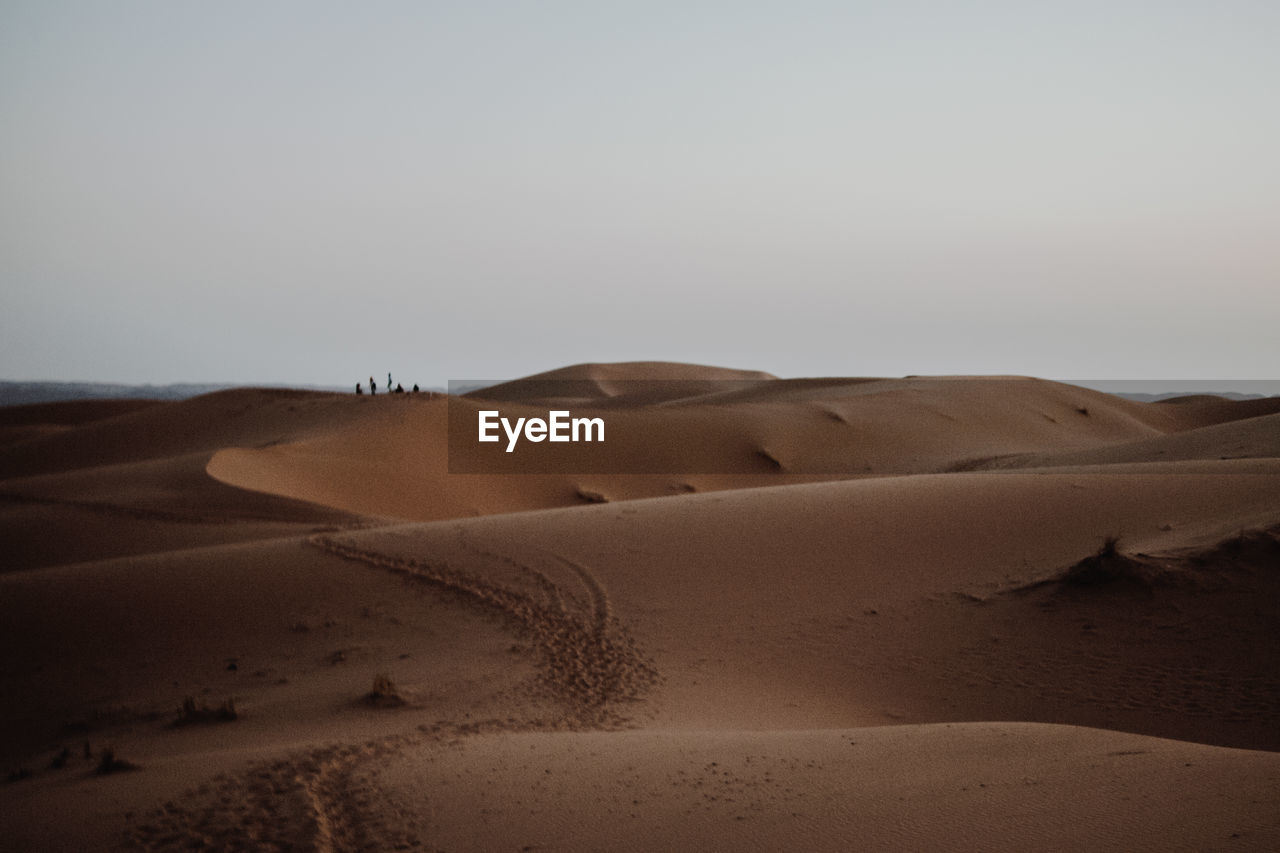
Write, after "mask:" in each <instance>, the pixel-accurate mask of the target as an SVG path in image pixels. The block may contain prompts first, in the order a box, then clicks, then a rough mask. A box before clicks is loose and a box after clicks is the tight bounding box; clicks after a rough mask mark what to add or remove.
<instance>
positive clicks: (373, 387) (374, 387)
mask: <svg viewBox="0 0 1280 853" xmlns="http://www.w3.org/2000/svg"><path fill="white" fill-rule="evenodd" d="M356 393H357V394H363V393H364V388H363V387H362V386H361V385H360V383H359V382H357V383H356ZM369 393H370V394H377V393H378V383H377V382H374V381H373V377H372V376H370V377H369ZM387 393H388V394H403V393H404V386H403V385H401V384H400V383H399V382H397V383H396V387H395V388H392V387H391V374H390V373H388V374H387ZM412 393H414V394H417V393H418V383H416V382H415V383H414V384H413V392H412Z"/></svg>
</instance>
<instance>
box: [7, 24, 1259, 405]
mask: <svg viewBox="0 0 1280 853" xmlns="http://www.w3.org/2000/svg"><path fill="white" fill-rule="evenodd" d="M1277 44H1280V4H1276V3H1274V2H1270V0H1257V2H1240V1H1238V0H1222V2H1213V3H1210V2H1195V3H1192V2H1179V0H1162V2H1126V0H1109V2H1091V0H1079V1H1078V2H1071V3H1047V2H1034V0H1021V2H994V0H993V2H964V0H958V2H936V3H923V2H911V0H904V1H903V2H893V3H859V2H850V0H845V2H812V1H811V0H789V1H788V2H757V0H736V2H698V0H682V2H666V1H665V0H646V1H645V2H635V3H632V2H601V0H594V2H589V1H588V0H583V2H557V0H541V2H536V3H535V2H486V0H468V2H452V3H441V2H429V1H428V0H420V2H377V0H372V1H371V2H362V3H346V2H344V3H326V2H305V3H285V2H270V0H256V2H238V0H223V2H218V3H173V2H167V0H165V2H160V0H157V2H133V0H114V2H111V3H101V2H58V1H57V0H41V2H10V0H0V116H3V119H2V122H0V379H11V380H76V381H112V382H155V383H162V382H179V381H187V382H234V383H245V384H249V383H263V384H266V383H280V382H285V383H290V382H291V383H300V384H302V383H305V384H321V385H342V384H344V383H350V384H353V383H354V382H355V381H357V380H359V379H362V378H367V377H368V376H369V375H370V374H373V375H376V376H380V375H382V374H385V373H386V372H387V371H391V372H393V374H394V375H395V376H396V378H397V379H400V378H401V377H403V378H404V381H406V382H409V381H413V382H421V383H422V384H423V385H424V386H426V385H442V384H444V383H445V382H446V381H447V380H450V379H454V380H463V379H496V378H510V377H516V376H521V375H526V374H529V373H533V372H537V371H541V370H546V369H551V368H554V367H559V366H563V365H567V364H573V363H578V362H586V361H631V360H668V361H688V362H698V363H706V364H716V365H723V366H730V367H739V368H744V369H754V370H766V371H769V372H770V373H773V374H775V375H779V376H900V375H907V374H963V373H988V374H989V373H997V374H1023V375H1037V376H1044V377H1048V378H1067V379H1069V378H1094V379H1133V378H1155V379H1178V378H1239V379H1275V378H1277V374H1278V371H1277V366H1280V334H1277V333H1276V327H1277V326H1278V325H1280V324H1278V323H1277V318H1278V317H1280V157H1278V156H1277V152H1278V151H1280V101H1277V98H1276V92H1277V90H1278V88H1280V50H1277V49H1276V46H1277Z"/></svg>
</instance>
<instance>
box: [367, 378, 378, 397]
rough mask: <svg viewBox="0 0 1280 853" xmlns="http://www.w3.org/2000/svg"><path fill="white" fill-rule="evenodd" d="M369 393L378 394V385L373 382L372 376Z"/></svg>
mask: <svg viewBox="0 0 1280 853" xmlns="http://www.w3.org/2000/svg"><path fill="white" fill-rule="evenodd" d="M369 393H370V394H377V393H378V383H377V382H374V381H373V377H372V376H370V377H369Z"/></svg>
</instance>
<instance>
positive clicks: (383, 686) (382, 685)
mask: <svg viewBox="0 0 1280 853" xmlns="http://www.w3.org/2000/svg"><path fill="white" fill-rule="evenodd" d="M365 699H367V700H368V701H369V702H370V703H371V704H373V705H377V706H378V707H380V708H395V707H399V706H400V705H404V704H405V700H404V697H403V696H401V695H400V691H399V690H398V689H397V688H396V683H395V682H394V681H392V680H391V676H389V675H387V674H386V673H385V672H380V673H378V674H377V675H375V676H374V677H373V689H371V690H370V691H369V692H368V693H367V694H366V695H365Z"/></svg>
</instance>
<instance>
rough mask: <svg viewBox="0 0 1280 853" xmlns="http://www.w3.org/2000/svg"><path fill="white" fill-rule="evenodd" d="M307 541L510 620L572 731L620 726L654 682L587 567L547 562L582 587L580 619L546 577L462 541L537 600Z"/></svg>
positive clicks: (378, 555)
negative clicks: (516, 577)
mask: <svg viewBox="0 0 1280 853" xmlns="http://www.w3.org/2000/svg"><path fill="white" fill-rule="evenodd" d="M306 541H307V542H308V543H309V544H310V545H313V546H315V547H317V548H320V549H322V550H324V551H326V552H328V553H330V554H334V555H336V556H339V557H343V558H344V559H348V560H355V561H358V562H362V563H365V564H367V565H372V566H377V567H379V568H383V569H387V570H390V571H394V572H397V573H400V574H403V575H406V576H408V577H411V578H413V579H415V580H419V581H423V582H427V583H430V584H432V585H435V586H438V587H441V588H443V589H446V590H449V591H451V592H454V593H458V594H461V595H463V596H464V597H466V598H467V599H469V600H470V601H471V602H472V603H473V604H475V605H477V606H480V607H482V608H485V609H489V610H492V611H496V612H498V613H499V614H501V615H502V616H504V617H506V618H507V619H509V620H511V621H512V622H513V623H514V624H515V625H516V626H517V628H518V629H519V630H520V631H521V632H522V633H524V634H525V635H526V636H527V637H528V638H529V639H530V640H531V641H532V642H533V645H534V646H535V647H536V648H537V649H538V651H539V653H540V656H541V661H540V664H541V666H540V669H541V677H542V681H543V682H544V684H545V685H546V686H547V687H548V688H549V689H550V690H551V691H552V692H553V693H554V694H555V695H556V696H557V697H558V698H559V699H560V700H561V701H562V702H563V703H564V705H565V709H566V713H567V715H568V716H569V722H570V723H571V724H574V725H578V726H584V727H598V726H609V725H619V724H621V723H622V722H624V721H625V720H624V717H623V716H622V715H621V714H620V713H619V711H618V705H619V704H620V703H625V702H633V701H636V700H638V699H640V698H641V697H642V696H643V695H644V694H645V693H646V692H647V691H648V690H649V688H651V687H652V686H653V684H654V683H655V682H656V681H657V677H658V673H657V670H656V668H655V667H654V665H653V662H652V661H651V660H650V659H648V658H647V657H646V656H645V655H643V654H642V653H641V652H640V650H639V649H638V648H637V646H636V644H635V641H634V640H633V639H632V637H631V635H630V634H629V633H628V632H627V631H625V630H624V629H623V628H622V626H621V625H620V624H619V623H618V621H617V619H616V618H615V617H614V615H613V611H612V605H611V604H610V602H609V597H608V595H607V593H606V591H605V590H604V588H603V586H601V584H600V583H599V581H598V580H597V579H596V578H595V577H594V575H592V573H591V572H590V571H589V570H588V569H587V568H586V567H584V566H582V565H580V564H578V563H574V562H573V561H571V560H567V559H565V558H563V557H559V556H558V555H554V554H552V555H549V556H551V557H552V558H553V559H554V560H555V561H556V562H558V563H560V564H561V565H562V566H564V568H566V569H568V570H569V572H570V573H571V574H572V576H573V577H574V578H576V579H577V580H578V582H580V583H581V584H582V586H583V587H584V588H585V590H586V593H587V597H588V601H589V607H588V612H586V613H582V612H579V611H578V609H577V608H574V607H570V606H569V604H568V601H567V599H568V596H567V595H565V594H564V592H563V591H562V590H561V589H560V587H559V586H558V585H557V584H555V583H554V581H553V580H552V579H551V578H550V577H549V576H548V575H547V574H546V573H545V572H542V571H539V570H537V569H535V568H533V567H531V566H528V565H525V564H523V563H520V562H518V561H516V560H513V559H511V558H509V557H505V556H503V555H500V554H494V553H492V552H488V551H483V550H481V549H479V548H477V547H476V546H474V545H470V544H468V543H465V542H464V543H463V545H464V547H465V548H467V549H468V550H469V551H471V552H472V553H475V554H478V555H481V556H485V557H489V558H493V559H498V560H500V561H502V562H503V563H505V564H506V565H508V566H509V567H511V568H514V569H516V570H517V571H519V572H521V573H522V574H525V575H526V576H529V577H531V578H532V579H533V581H534V583H535V585H536V586H537V587H538V588H539V589H541V590H542V591H543V594H542V595H534V594H531V593H530V592H529V591H526V590H521V589H518V588H516V587H515V586H513V585H507V584H504V583H501V582H499V581H496V580H494V579H492V578H489V577H484V576H482V575H480V574H478V573H476V572H474V571H467V570H464V569H460V568H456V567H454V566H451V565H450V564H449V563H447V562H439V563H435V562H426V561H423V560H419V559H417V558H414V557H402V556H393V555H389V554H385V553H383V552H380V551H374V550H371V549H367V548H361V547H357V546H355V545H352V544H350V543H346V542H341V541H339V540H337V539H334V538H333V537H331V536H327V535H317V536H311V537H309V538H308V539H307V540H306Z"/></svg>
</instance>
